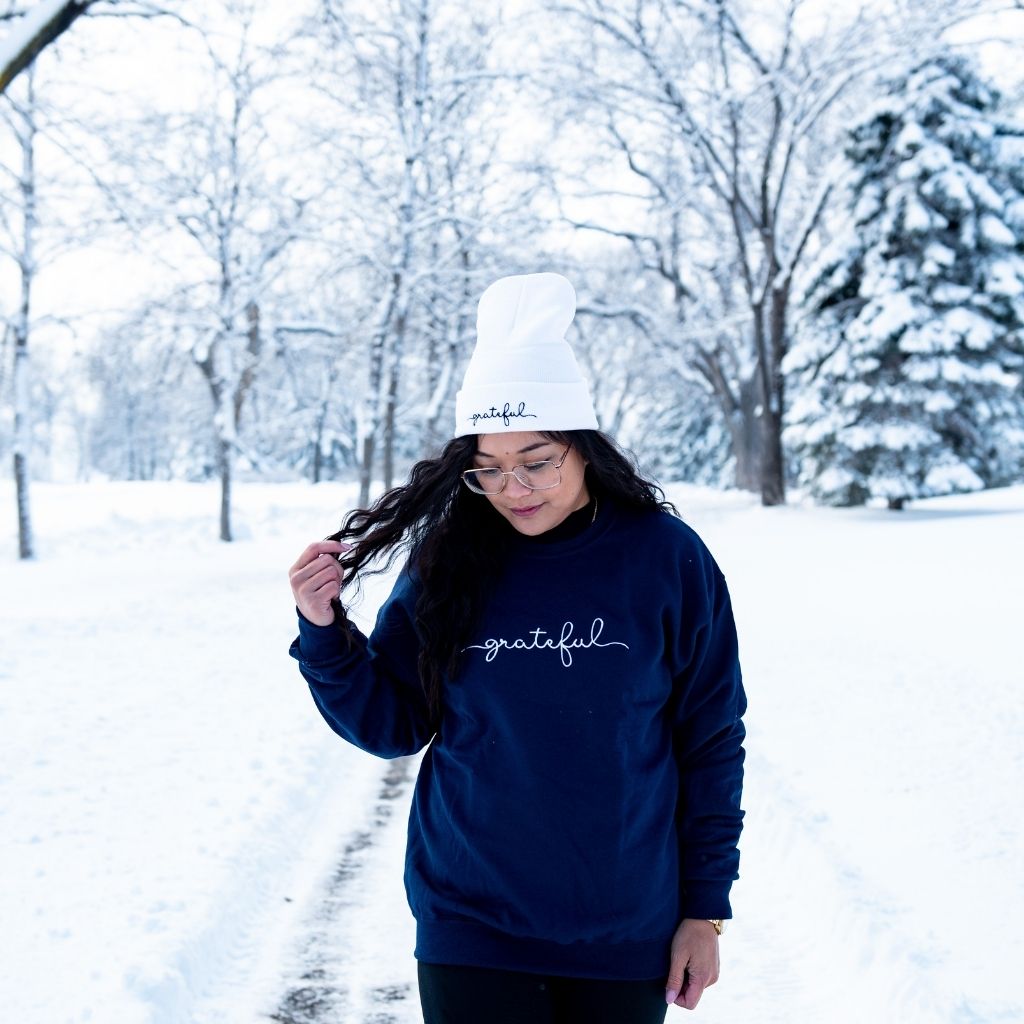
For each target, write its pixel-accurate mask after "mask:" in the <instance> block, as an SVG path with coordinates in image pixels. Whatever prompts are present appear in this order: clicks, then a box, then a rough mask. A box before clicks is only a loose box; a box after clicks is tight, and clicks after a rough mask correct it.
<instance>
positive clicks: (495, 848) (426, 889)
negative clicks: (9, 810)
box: [290, 274, 746, 1024]
mask: <svg viewBox="0 0 1024 1024" xmlns="http://www.w3.org/2000/svg"><path fill="white" fill-rule="evenodd" d="M574 314H575V293H574V292H573V289H572V286H571V285H570V284H569V282H568V281H566V280H565V278H563V277H560V276H559V275H557V274H532V275H526V276H521V277H511V278H503V279H501V280H499V281H497V282H495V284H493V285H491V287H490V288H488V289H487V291H486V292H485V293H484V295H483V297H482V298H481V300H480V307H479V313H478V320H477V344H476V348H475V350H474V353H473V356H472V359H471V361H470V365H469V368H468V370H467V373H466V378H465V382H464V384H463V388H462V390H461V391H460V392H459V394H458V396H457V399H456V431H455V435H456V436H455V438H454V440H452V441H450V442H449V443H448V444H447V446H446V447H445V449H444V451H443V452H442V454H441V455H440V457H438V458H436V459H427V460H425V461H422V462H419V463H417V464H416V466H414V467H413V470H412V473H411V476H410V479H409V482H408V483H407V484H406V485H405V486H404V487H398V488H395V489H393V490H391V491H389V492H388V493H386V494H385V495H383V496H382V497H381V498H380V499H379V500H378V501H377V503H376V504H375V505H374V506H373V508H371V509H369V510H357V511H355V512H352V513H351V514H350V515H349V516H348V518H347V520H346V523H345V526H344V528H343V529H342V530H341V531H340V532H339V533H338V534H336V535H335V536H334V537H333V538H331V539H329V540H327V541H320V542H317V543H314V544H311V545H310V546H309V547H308V548H307V549H306V550H305V551H304V552H303V554H302V555H301V556H300V558H299V559H298V561H297V562H296V563H295V565H294V566H293V567H292V569H291V573H290V578H291V585H292V590H293V593H294V596H295V603H296V606H297V609H298V612H299V636H298V638H297V639H296V641H295V642H294V643H293V644H292V648H291V653H292V655H293V656H294V657H295V658H296V659H297V660H298V661H299V664H300V668H301V671H302V674H303V675H304V676H305V678H306V680H307V681H308V683H309V685H310V688H311V691H312V694H313V699H314V700H315V701H316V704H317V706H318V707H319V709H320V711H321V713H322V714H323V716H324V717H325V719H326V720H327V722H328V723H329V724H330V725H331V727H332V728H333V729H334V730H335V731H336V732H338V733H339V734H340V735H341V736H343V737H344V738H345V739H347V740H349V741H350V742H352V743H355V744H356V745H357V746H359V747H361V748H363V749H364V750H368V751H370V752H371V753H374V754H378V755H380V756H382V757H396V756H399V755H402V754H414V753H416V752H418V751H420V750H422V749H423V748H424V747H427V750H426V753H425V754H424V756H423V759H422V762H421V765H420V769H419V775H418V778H417V782H416V789H415V794H414V797H413V805H412V811H411V815H410V819H409V833H408V848H407V856H406V871H405V883H406V892H407V895H408V898H409V904H410V907H411V908H412V912H413V915H414V916H415V918H416V922H417V938H416V950H415V956H416V958H417V961H418V976H419V986H420V996H421V1002H422V1006H423V1011H424V1020H425V1021H426V1024H470V1022H472V1024H480V1022H488V1024H491V1022H496V1024H502V1022H508V1024H540V1022H550V1024H568V1022H575V1021H579V1022H581V1024H582V1022H584V1021H585V1022H587V1024H602V1022H606V1024H647V1022H661V1021H663V1020H664V1018H665V1013H666V1008H667V1006H668V1005H670V1004H672V1003H675V1004H676V1005H678V1006H684V1007H688V1008H690V1009H692V1008H693V1007H694V1006H696V1004H697V1000H698V999H699V998H700V996H701V992H702V991H703V989H704V987H706V986H707V985H711V984H713V983H714V982H715V981H716V980H717V977H718V936H719V934H721V929H722V922H723V920H724V919H725V918H728V917H730V916H731V911H730V907H729V889H730V885H731V883H732V880H733V879H734V878H735V877H737V875H736V868H737V864H738V856H739V855H738V852H737V849H736V843H737V840H738V837H739V833H740V828H741V819H742V811H741V810H740V807H739V798H740V788H741V782H742V763H743V749H742V746H741V744H742V740H743V736H744V732H743V725H742V722H741V716H742V714H743V711H744V710H745V706H746V701H745V698H744V694H743V688H742V683H741V679H740V670H739V663H738V657H737V645H736V633H735V628H734V625H733V618H732V611H731V606H730V602H729V595H728V591H727V589H726V584H725V580H724V579H723V577H722V574H721V572H720V570H719V569H718V566H717V565H716V564H715V562H714V559H713V558H712V557H711V555H710V553H709V552H708V550H707V548H706V547H705V546H704V544H703V543H702V542H701V540H700V539H699V538H698V537H697V535H696V534H695V533H694V532H693V531H692V530H691V529H690V528H689V527H687V526H686V525H685V524H683V523H682V522H681V521H680V520H679V519H678V517H677V516H676V515H674V514H673V513H674V512H675V509H674V508H673V507H672V506H671V505H669V504H668V503H667V502H665V501H664V500H660V499H659V495H660V491H658V489H657V488H656V487H655V486H654V485H653V484H651V483H649V482H648V481H646V480H644V479H643V478H642V477H641V476H639V475H638V474H637V472H636V471H635V469H634V468H633V466H632V465H631V463H630V462H629V461H628V460H627V459H626V457H625V456H624V455H623V454H622V452H621V451H620V450H619V449H618V448H617V446H616V445H615V444H614V442H613V441H611V440H610V439H609V438H608V437H606V436H605V435H603V434H601V433H600V432H599V431H598V430H597V421H596V417H595V415H594V410H593V405H592V403H591V399H590V394H589V391H588V389H587V386H586V384H585V382H584V381H583V379H582V376H581V375H580V372H579V368H578V366H577V364H576V360H575V357H574V356H573V354H572V351H571V349H570V348H569V345H568V343H567V342H566V341H565V337H564V336H565V332H566V330H567V328H568V326H569V324H570V323H571V321H572V318H573V316H574ZM349 540H350V541H353V542H354V543H352V544H350V543H347V542H346V541H349ZM400 549H401V550H407V551H408V552H409V555H408V559H407V562H406V564H405V567H404V568H403V570H402V572H401V573H400V575H399V578H398V582H397V583H396V584H395V587H394V590H393V591H392V593H391V596H390V597H389V598H388V600H387V601H386V602H385V603H384V605H383V607H382V608H381V609H380V612H379V614H378V616H377V621H376V625H375V627H374V629H373V632H372V634H371V635H370V637H369V638H366V637H364V636H363V635H362V634H361V633H360V632H359V631H358V630H357V629H356V628H355V626H353V625H352V624H351V623H350V622H349V621H348V620H347V618H346V617H345V613H344V610H343V608H342V605H341V604H340V602H339V598H340V594H341V591H342V588H343V587H348V586H349V585H350V584H351V583H352V581H353V580H354V579H355V578H356V577H357V576H358V574H359V573H360V571H363V572H364V574H365V567H366V566H367V565H368V563H369V562H371V560H373V559H374V558H375V556H377V555H380V554H384V555H390V556H391V557H392V558H393V557H394V555H395V554H396V553H397V551H398V550H400ZM377 565H378V567H379V565H380V563H379V562H378V563H377Z"/></svg>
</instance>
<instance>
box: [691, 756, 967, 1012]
mask: <svg viewBox="0 0 1024 1024" xmlns="http://www.w3.org/2000/svg"><path fill="white" fill-rule="evenodd" d="M747 777H748V787H747V799H746V800H745V803H746V804H747V806H749V807H751V808H752V809H753V810H751V811H748V816H747V821H746V826H745V829H744V840H745V841H741V847H742V848H743V850H744V853H743V861H742V862H741V881H740V883H739V885H738V891H737V897H738V899H737V900H736V901H735V902H736V907H735V910H736V915H737V918H738V924H737V928H736V930H735V931H734V932H733V933H732V934H733V935H735V936H736V937H737V939H738V940H739V941H738V942H737V943H736V945H735V946H733V948H732V949H730V951H729V957H728V959H729V966H728V973H729V987H728V991H729V996H727V997H726V998H725V999H723V1000H720V1001H719V1000H714V1001H717V1002H719V1005H718V1006H716V1007H715V1011H716V1014H715V1015H709V1017H708V1020H709V1022H711V1021H717V1020H718V1019H721V1020H723V1021H725V1020H735V1019H757V1020H759V1021H761V1022H763V1024H774V1022H778V1024H791V1022H794V1021H800V1022H803V1021H819V1020H828V1021H829V1024H847V1022H849V1024H862V1022H864V1021H878V1022H897V1021H898V1022H901V1024H910V1022H913V1024H925V1022H927V1024H940V1022H942V1024H945V1022H950V1024H952V1022H963V1021H965V1020H973V1019H976V1018H974V1017H973V1016H971V1015H969V1014H966V1013H965V1012H964V1009H965V1008H964V1007H963V1006H962V1005H960V1006H957V1005H955V1004H954V1001H953V1000H952V999H951V998H950V995H951V993H949V992H948V991H947V990H946V989H947V986H946V985H945V984H944V983H943V962H944V951H942V950H941V949H937V948H936V947H935V946H934V944H933V943H932V942H931V941H930V940H929V939H928V938H927V937H925V936H919V935H916V934H914V933H913V932H911V931H910V930H908V929H907V928H906V926H905V922H906V920H907V912H906V909H905V908H903V907H901V905H900V902H899V898H898V894H894V893H892V892H889V891H887V890H886V888H885V882H884V879H877V878H872V877H866V876H865V875H864V874H863V873H862V872H861V871H860V870H859V868H858V867H857V865H856V863H855V862H854V861H853V859H852V855H851V853H850V852H849V851H847V850H844V849H843V847H842V846H841V845H840V842H839V841H838V840H837V839H836V837H835V836H834V835H833V834H832V829H831V826H830V822H829V816H828V815H827V814H825V813H822V812H821V811H819V810H817V809H815V808H813V807H811V806H809V805H808V804H807V803H806V802H804V801H802V800H801V798H800V797H799V796H798V795H797V794H796V793H795V792H794V791H793V789H792V788H791V787H790V786H789V784H788V782H787V780H786V778H785V776H784V774H783V773H782V771H781V770H780V769H779V768H778V767H777V766H776V765H774V764H772V763H771V762H770V761H769V760H767V759H766V758H765V757H763V756H757V755H748V773H747ZM855 782H856V780H855V779H854V780H851V784H855ZM890 827H891V828H894V829H895V828H899V827H900V824H899V823H898V822H892V823H890ZM737 933H739V934H737ZM728 934H729V933H727V936H728ZM727 941H728V940H727V939H726V940H723V942H724V943H725V942H727ZM726 948H728V947H727V946H725V945H723V952H724V951H725V949H726ZM722 995H723V996H725V995H726V993H725V992H724V991H723V993H722ZM717 1012H722V1017H721V1018H718V1017H717ZM737 1013H739V1017H738V1018H737ZM751 1013H753V1014H754V1016H753V1017H748V1016H747V1015H750V1014H751Z"/></svg>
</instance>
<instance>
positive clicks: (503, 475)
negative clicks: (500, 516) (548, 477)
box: [459, 441, 572, 498]
mask: <svg viewBox="0 0 1024 1024" xmlns="http://www.w3.org/2000/svg"><path fill="white" fill-rule="evenodd" d="M571 449H572V441H570V442H569V447H568V448H566V449H565V451H564V452H562V457H561V458H560V459H559V460H558V461H557V462H552V461H551V459H538V460H537V462H520V463H519V465H518V466H513V467H512V468H511V469H510V470H508V471H505V470H502V469H498V467H497V466H479V467H477V468H476V469H464V470H463V471H462V472H461V473H460V474H459V478H460V479H461V480H462V482H463V483H464V484H465V485H466V486H467V487H468V488H469V490H471V491H473V493H474V494H479V495H481V496H482V497H484V498H493V497H494V496H495V495H497V494H501V492H502V491H503V490H505V485H506V484H507V483H508V478H509V477H510V476H515V477H516V480H518V481H519V483H521V484H522V485H523V486H524V487H529V489H530V490H531V491H550V490H553V489H554V488H556V487H558V485H559V484H561V482H562V463H563V462H565V460H566V458H567V456H568V455H569V451H570V450H571ZM539 462H548V463H551V465H552V466H554V467H555V469H557V470H558V483H557V484H548V485H547V486H546V487H534V486H533V484H528V483H526V482H525V481H524V480H522V479H521V478H520V477H518V476H516V470H517V469H523V468H524V467H525V466H535V465H537V463H539ZM484 469H487V470H491V469H493V470H496V471H497V472H499V473H501V486H500V487H499V488H498V489H497V490H496V491H474V490H473V488H472V487H470V485H469V481H468V480H467V479H466V474H467V473H479V472H480V471H481V470H484Z"/></svg>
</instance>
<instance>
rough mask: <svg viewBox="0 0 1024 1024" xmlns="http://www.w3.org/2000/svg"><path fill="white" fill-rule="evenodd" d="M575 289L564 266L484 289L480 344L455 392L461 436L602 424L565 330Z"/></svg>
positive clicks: (502, 280) (479, 312)
mask: <svg viewBox="0 0 1024 1024" xmlns="http://www.w3.org/2000/svg"><path fill="white" fill-rule="evenodd" d="M575 315H576V292H575V291H574V290H573V287H572V285H571V284H569V282H568V281H567V280H566V279H565V278H564V277H562V275H561V274H525V275H520V276H516V277H502V278H500V279H499V280H497V281H495V282H494V284H492V285H491V286H490V287H489V288H488V289H487V290H486V291H485V292H484V293H483V295H482V296H481V297H480V305H479V307H478V309H477V317H476V348H474V349H473V355H472V356H471V357H470V360H469V366H468V368H467V369H466V376H465V378H464V379H463V382H462V390H461V391H459V393H458V394H457V395H456V396H455V437H461V436H463V435H464V434H505V433H511V432H513V431H518V430H597V429H598V424H597V416H596V415H595V413H594V403H593V402H592V401H591V398H590V389H589V388H588V387H587V383H586V381H585V380H584V379H583V374H581V373H580V368H579V365H578V364H577V362H576V357H575V356H574V355H573V352H572V349H571V348H570V347H569V343H568V342H567V341H566V340H565V332H566V331H567V330H568V329H569V324H571V323H572V318H573V317H574V316H575Z"/></svg>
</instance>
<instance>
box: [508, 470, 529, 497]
mask: <svg viewBox="0 0 1024 1024" xmlns="http://www.w3.org/2000/svg"><path fill="white" fill-rule="evenodd" d="M506 481H507V482H506V484H505V491H506V492H507V493H508V495H509V497H511V498H523V497H525V496H526V495H527V494H529V493H530V488H529V487H527V486H526V484H524V483H523V482H522V481H521V480H520V479H519V477H517V476H516V475H515V473H513V474H512V475H511V476H509V477H506Z"/></svg>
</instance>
